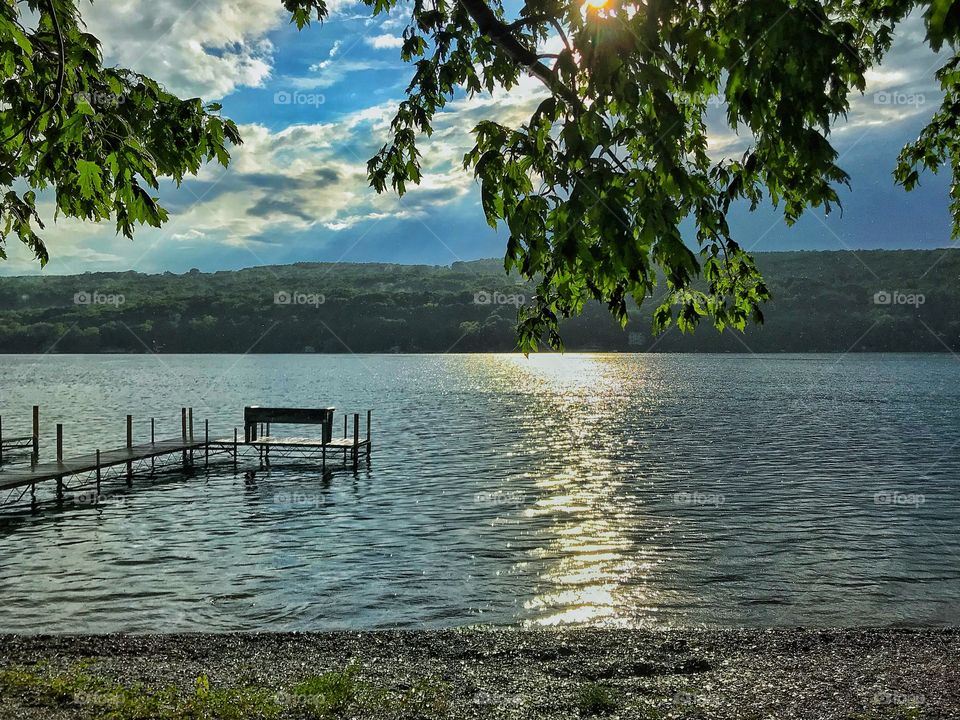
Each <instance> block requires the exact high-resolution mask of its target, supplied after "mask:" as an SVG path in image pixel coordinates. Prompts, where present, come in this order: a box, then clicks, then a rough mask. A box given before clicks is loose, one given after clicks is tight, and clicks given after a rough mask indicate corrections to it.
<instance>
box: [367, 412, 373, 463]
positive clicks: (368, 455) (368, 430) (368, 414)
mask: <svg viewBox="0 0 960 720" xmlns="http://www.w3.org/2000/svg"><path fill="white" fill-rule="evenodd" d="M371 415H373V411H372V410H367V460H369V459H370V416H371Z"/></svg>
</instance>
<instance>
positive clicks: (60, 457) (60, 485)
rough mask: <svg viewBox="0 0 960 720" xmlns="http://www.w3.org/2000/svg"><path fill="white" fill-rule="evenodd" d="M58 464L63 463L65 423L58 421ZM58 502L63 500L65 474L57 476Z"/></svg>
mask: <svg viewBox="0 0 960 720" xmlns="http://www.w3.org/2000/svg"><path fill="white" fill-rule="evenodd" d="M57 465H63V423H57ZM57 502H58V503H62V502H63V476H62V475H61V476H60V477H58V478H57Z"/></svg>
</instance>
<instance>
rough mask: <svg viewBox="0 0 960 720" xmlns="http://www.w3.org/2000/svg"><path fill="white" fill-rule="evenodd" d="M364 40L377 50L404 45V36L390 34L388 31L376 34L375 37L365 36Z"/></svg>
mask: <svg viewBox="0 0 960 720" xmlns="http://www.w3.org/2000/svg"><path fill="white" fill-rule="evenodd" d="M363 41H364V42H365V43H366V44H367V45H369V46H370V47H372V48H376V49H377V50H385V49H387V48H400V47H403V38H402V37H397V36H396V35H390V34H388V33H385V34H383V35H374V36H373V37H367V38H364V39H363Z"/></svg>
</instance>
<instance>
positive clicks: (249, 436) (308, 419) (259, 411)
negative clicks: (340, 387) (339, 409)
mask: <svg viewBox="0 0 960 720" xmlns="http://www.w3.org/2000/svg"><path fill="white" fill-rule="evenodd" d="M334 410H335V408H332V407H328V408H267V407H260V406H259V405H250V406H247V407H245V408H244V409H243V437H244V441H245V442H252V441H254V440H256V439H257V437H258V427H259V426H260V425H264V426H266V428H268V429H267V430H266V434H267V435H269V434H270V432H269V426H270V424H271V423H273V424H278V423H283V424H288V425H320V426H321V427H322V434H321V438H322V442H323V443H329V442H330V440H331V439H333V413H334Z"/></svg>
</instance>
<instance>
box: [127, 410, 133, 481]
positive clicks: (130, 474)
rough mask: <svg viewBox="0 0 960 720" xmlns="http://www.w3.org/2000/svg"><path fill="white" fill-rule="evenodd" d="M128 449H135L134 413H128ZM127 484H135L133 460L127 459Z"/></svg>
mask: <svg viewBox="0 0 960 720" xmlns="http://www.w3.org/2000/svg"><path fill="white" fill-rule="evenodd" d="M127 450H133V415H127ZM127 485H128V486H130V485H133V461H132V460H127Z"/></svg>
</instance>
